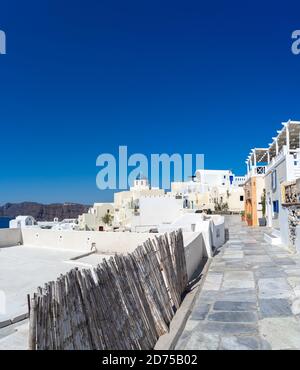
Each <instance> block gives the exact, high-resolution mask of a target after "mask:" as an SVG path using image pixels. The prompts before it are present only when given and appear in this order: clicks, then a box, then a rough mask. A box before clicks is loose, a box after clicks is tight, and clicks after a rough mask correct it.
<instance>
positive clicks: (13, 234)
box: [0, 228, 22, 248]
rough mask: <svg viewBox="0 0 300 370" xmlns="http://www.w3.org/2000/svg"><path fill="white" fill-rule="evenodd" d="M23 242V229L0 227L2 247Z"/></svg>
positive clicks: (0, 245) (0, 243)
mask: <svg viewBox="0 0 300 370" xmlns="http://www.w3.org/2000/svg"><path fill="white" fill-rule="evenodd" d="M21 243H22V234H21V229H20V228H17V229H0V248H1V247H11V246H14V245H18V244H21Z"/></svg>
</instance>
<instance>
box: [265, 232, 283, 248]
mask: <svg viewBox="0 0 300 370" xmlns="http://www.w3.org/2000/svg"><path fill="white" fill-rule="evenodd" d="M264 240H265V241H266V242H267V243H269V244H271V245H280V244H281V238H279V237H278V236H275V235H273V234H267V233H264Z"/></svg>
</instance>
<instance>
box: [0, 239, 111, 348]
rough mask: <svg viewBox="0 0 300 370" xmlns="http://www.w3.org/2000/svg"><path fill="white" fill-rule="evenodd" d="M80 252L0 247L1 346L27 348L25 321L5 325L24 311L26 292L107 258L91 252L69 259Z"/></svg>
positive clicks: (26, 309) (33, 290) (26, 247)
mask: <svg viewBox="0 0 300 370" xmlns="http://www.w3.org/2000/svg"><path fill="white" fill-rule="evenodd" d="M80 254H81V253H80V252H78V251H63V250H57V249H49V248H38V247H30V246H15V247H7V248H0V349H6V348H8V349H9V348H10V349H13V348H16V349H25V348H26V347H27V332H28V322H27V320H25V321H21V322H20V323H18V324H15V325H10V326H6V325H7V320H11V321H13V320H14V319H15V318H16V317H18V316H20V315H23V314H26V313H27V311H28V308H27V294H29V293H30V294H32V293H34V292H35V291H36V289H37V287H38V286H43V285H44V284H45V283H46V282H48V281H50V280H55V279H56V278H57V277H58V276H59V275H60V274H63V273H66V272H67V271H69V270H71V269H72V268H74V267H78V268H91V267H93V266H96V265H97V264H98V263H100V262H101V261H102V259H103V258H109V257H110V256H109V255H100V254H92V255H90V256H86V257H83V258H80V259H78V260H74V261H73V260H71V258H74V257H77V256H78V255H80ZM3 298H4V302H3Z"/></svg>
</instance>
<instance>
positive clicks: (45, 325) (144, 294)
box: [29, 230, 188, 350]
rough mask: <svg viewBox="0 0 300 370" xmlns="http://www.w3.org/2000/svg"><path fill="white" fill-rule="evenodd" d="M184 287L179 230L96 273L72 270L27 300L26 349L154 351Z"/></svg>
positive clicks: (106, 264) (107, 262) (113, 259)
mask: <svg viewBox="0 0 300 370" xmlns="http://www.w3.org/2000/svg"><path fill="white" fill-rule="evenodd" d="M187 283H188V280H187V270H186V261H185V254H184V246H183V237H182V232H181V230H179V231H176V232H172V233H171V234H170V235H167V234H166V235H163V236H159V237H156V238H155V239H154V240H150V239H149V240H147V241H146V242H145V243H143V245H141V246H139V247H137V248H136V250H135V251H134V252H133V253H131V254H128V255H116V256H114V257H111V258H110V259H109V260H104V261H103V262H102V263H101V264H100V265H98V266H97V267H96V268H95V269H92V270H78V269H73V270H71V271H70V272H68V273H67V274H65V275H61V276H60V277H59V278H58V279H57V280H56V281H55V282H54V281H51V282H49V283H47V284H46V285H45V287H44V288H43V289H42V288H38V291H37V292H36V293H35V294H34V295H33V296H32V297H29V317H30V325H29V327H30V329H29V348H30V349H33V350H35V349H37V350H52V349H53V350H72V349H82V350H83V349H98V350H102V349H103V350H104V349H108V350H114V349H115V350H127V349H152V348H154V345H155V343H156V341H157V339H158V338H159V337H160V336H161V335H163V334H165V333H166V332H167V331H168V328H169V324H170V321H171V320H172V317H173V316H174V314H175V312H176V310H177V309H178V307H179V306H180V303H181V299H182V294H183V292H184V290H185V289H186V286H187Z"/></svg>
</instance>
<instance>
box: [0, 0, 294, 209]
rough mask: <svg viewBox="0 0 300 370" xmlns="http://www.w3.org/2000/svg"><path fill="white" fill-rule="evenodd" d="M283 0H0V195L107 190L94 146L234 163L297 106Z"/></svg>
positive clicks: (85, 194) (56, 198) (39, 197)
mask: <svg viewBox="0 0 300 370" xmlns="http://www.w3.org/2000/svg"><path fill="white" fill-rule="evenodd" d="M299 14H300V5H299V1H298V5H297V2H296V1H294V2H291V1H285V2H281V4H280V5H279V4H278V3H277V2H276V3H274V2H271V1H270V2H262V1H261V0H260V1H247V2H245V1H243V2H241V1H239V2H232V1H214V2H208V1H205V2H204V1H199V0H198V1H196V0H195V1H190V0H185V1H183V0H182V1H176V0H172V1H163V0H160V1H156V0H151V1H143V0H139V1H130V0H128V1H124V0H122V1H121V0H120V1H114V0H110V1H101V0H94V1H92V0H85V1H83V0H82V1H78V0H72V1H70V0H67V1H58V0H51V1H50V0H49V1H30V0H29V1H26V2H25V1H24V2H20V1H15V0H10V1H9V2H8V1H7V2H5V3H4V2H1V4H0V29H2V30H4V31H5V32H6V35H7V55H0V122H1V126H0V127H1V131H0V138H1V143H0V171H1V172H0V203H4V202H8V201H10V202H15V201H24V200H31V201H40V202H46V203H50V202H63V201H74V202H82V203H91V202H94V201H102V200H108V199H110V197H111V192H100V191H99V190H98V189H97V187H96V184H95V178H96V174H97V172H98V168H97V167H96V165H95V162H96V157H97V156H98V155H99V154H100V153H103V152H110V153H115V152H116V151H117V149H118V146H119V145H128V149H129V152H130V153H134V152H140V153H145V154H150V153H162V152H165V153H169V154H172V153H174V152H178V153H204V154H205V167H206V168H213V169H218V168H220V169H232V170H234V172H235V173H236V174H244V172H245V163H244V161H245V158H246V156H247V155H248V152H249V150H250V148H251V147H254V146H265V145H266V144H267V143H269V142H270V139H271V137H272V136H274V134H275V132H276V129H278V128H280V127H281V122H282V121H285V120H288V119H289V118H292V119H299V120H300V99H299V97H300V55H299V56H295V55H293V54H292V53H291V51H290V49H291V43H292V41H291V33H292V31H293V30H295V29H300V17H299Z"/></svg>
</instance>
